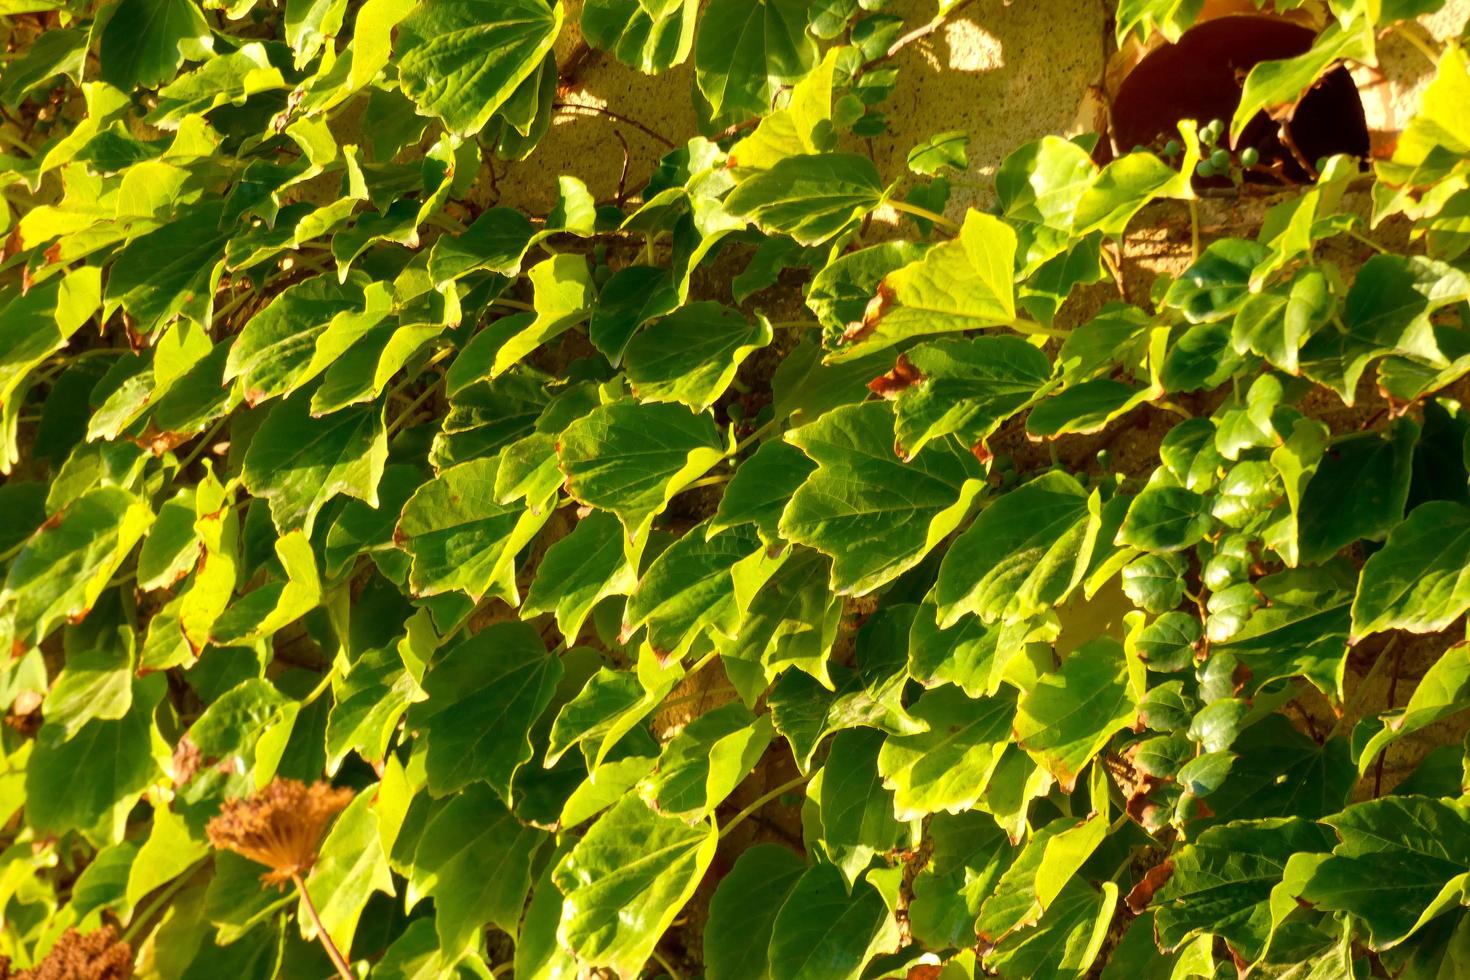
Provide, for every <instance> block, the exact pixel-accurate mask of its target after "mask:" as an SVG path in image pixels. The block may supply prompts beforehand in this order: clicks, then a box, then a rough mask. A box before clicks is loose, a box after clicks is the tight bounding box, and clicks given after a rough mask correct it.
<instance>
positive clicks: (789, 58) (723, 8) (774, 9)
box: [694, 0, 817, 118]
mask: <svg viewBox="0 0 1470 980" xmlns="http://www.w3.org/2000/svg"><path fill="white" fill-rule="evenodd" d="M806 7H807V5H806V4H805V3H803V2H801V0H769V2H767V3H759V4H752V3H746V2H744V0H713V2H712V3H711V4H710V5H709V7H708V8H707V9H706V10H705V11H704V13H703V15H702V16H701V17H700V18H699V35H698V37H697V38H696V40H695V48H694V66H695V78H696V80H697V82H698V85H699V91H700V93H701V94H702V95H703V96H704V98H705V99H706V100H708V102H709V106H710V109H711V114H712V115H713V116H715V117H724V116H733V117H736V118H743V117H745V116H763V115H765V114H766V113H767V112H769V111H770V109H771V99H772V98H773V97H774V96H775V95H776V93H777V91H779V90H780V89H781V88H783V87H785V86H788V85H791V84H792V83H793V82H796V81H797V80H798V79H800V78H801V77H802V76H803V75H805V74H806V73H807V72H809V71H811V69H812V67H813V66H815V65H816V63H817V46H816V42H814V41H813V40H812V39H811V38H810V37H808V36H807V35H806Z"/></svg>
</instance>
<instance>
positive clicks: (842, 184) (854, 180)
mask: <svg viewBox="0 0 1470 980" xmlns="http://www.w3.org/2000/svg"><path fill="white" fill-rule="evenodd" d="M776 5H777V4H776V3H768V4H761V5H760V6H759V7H757V8H755V9H771V8H773V7H775V6H776ZM708 26H709V15H708V14H706V15H705V27H706V29H708ZM882 200H883V182H882V179H881V178H880V177H879V175H878V169H877V168H876V167H875V166H873V161H871V160H869V159H868V158H867V157H865V156H859V155H857V154H856V153H806V154H802V155H800V156H794V157H786V158H785V159H783V160H778V161H777V162H776V163H774V164H773V165H772V166H771V167H770V168H769V169H767V170H762V171H760V172H758V173H755V174H752V175H751V176H749V177H747V178H746V179H745V180H743V181H741V182H740V183H739V184H738V185H737V186H736V188H735V189H734V190H733V191H731V192H730V194H729V195H728V196H727V197H726V198H725V210H726V211H728V212H729V213H730V214H732V215H735V216H736V217H741V218H746V219H748V220H749V221H751V222H752V223H754V224H755V225H756V226H757V227H758V228H760V229H761V231H764V232H766V233H767V234H776V235H790V236H791V237H792V238H794V239H796V241H797V242H799V243H800V244H802V245H820V244H821V243H823V242H825V241H827V240H828V239H830V238H832V237H833V236H835V235H837V234H839V233H841V232H843V231H845V230H846V229H847V228H848V227H849V226H851V225H853V224H854V223H855V222H856V221H857V220H858V219H859V218H861V217H862V216H863V215H865V214H867V213H868V212H869V211H871V210H873V209H874V208H876V207H877V206H878V205H879V204H880V203H882Z"/></svg>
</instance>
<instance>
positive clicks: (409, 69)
mask: <svg viewBox="0 0 1470 980" xmlns="http://www.w3.org/2000/svg"><path fill="white" fill-rule="evenodd" d="M561 24H562V5H561V3H560V2H556V3H554V4H551V5H548V4H546V3H545V2H543V0H425V2H424V3H422V4H421V5H419V6H418V7H417V9H415V10H414V12H413V13H411V14H409V15H408V17H407V18H405V19H404V20H403V21H402V22H401V23H400V24H399V25H398V39H397V44H396V45H395V46H396V48H397V50H398V55H399V57H398V82H399V85H401V86H402V88H403V94H404V95H407V96H408V97H409V98H410V99H412V100H413V101H414V104H415V105H417V106H418V109H419V112H420V113H422V114H423V115H426V116H427V115H434V116H438V117H439V118H441V119H443V120H444V123H445V125H446V126H448V127H449V128H450V129H451V130H453V131H454V132H456V133H460V134H462V135H467V136H469V135H473V134H475V133H478V132H479V131H480V130H481V129H483V128H484V127H485V124H486V123H487V122H489V121H490V117H491V116H493V115H494V114H495V112H496V110H498V109H499V108H500V107H501V106H502V105H503V104H504V103H505V102H506V100H508V99H509V98H510V97H511V95H512V94H513V93H514V92H515V90H516V87H517V86H518V85H520V83H521V82H522V81H523V80H524V79H526V78H527V77H529V76H530V75H531V74H532V73H533V72H534V71H535V70H536V69H537V67H538V66H539V65H540V64H541V59H542V58H544V57H545V56H546V53H547V52H548V51H550V50H551V45H552V43H553V42H554V41H555V40H556V36H557V34H559V33H560V32H561Z"/></svg>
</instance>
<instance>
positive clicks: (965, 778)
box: [878, 685, 1016, 820]
mask: <svg viewBox="0 0 1470 980" xmlns="http://www.w3.org/2000/svg"><path fill="white" fill-rule="evenodd" d="M910 713H911V714H912V715H913V716H914V717H915V718H917V719H918V720H919V721H920V722H922V723H924V724H926V725H928V727H929V730H928V731H927V732H923V733H921V734H918V735H906V736H902V737H900V736H893V735H891V736H889V737H888V740H887V741H885V742H884V743H883V749H882V751H881V752H880V753H879V755H878V770H879V772H881V773H882V775H883V782H884V785H886V786H888V787H889V788H891V789H892V790H893V791H894V801H893V802H894V813H895V814H896V815H897V816H898V818H899V819H900V820H915V819H918V818H920V817H922V816H925V815H926V814H930V813H935V812H937V811H940V810H943V811H946V812H949V813H959V812H961V811H963V810H968V809H970V808H972V807H973V806H974V805H975V803H976V801H977V800H978V799H979V798H980V795H981V794H982V793H983V792H984V791H985V785H986V783H987V782H988V781H989V779H990V776H991V773H993V772H995V767H996V764H997V763H999V762H1000V756H1001V753H1002V752H1003V751H1004V750H1005V747H1006V745H1007V744H1008V743H1009V741H1010V735H1011V722H1012V720H1013V719H1015V717H1016V702H1015V699H1014V697H1013V696H1011V695H1009V694H1007V695H997V696H994V697H988V698H983V699H981V700H980V701H978V702H977V701H972V700H971V699H970V698H969V697H967V696H966V695H965V693H964V692H963V691H961V690H960V689H959V688H957V687H953V686H948V685H946V686H943V687H938V688H935V689H933V690H931V691H927V692H925V693H924V694H923V695H922V696H921V697H920V698H919V700H918V701H917V702H915V703H914V705H913V707H912V708H911V709H910Z"/></svg>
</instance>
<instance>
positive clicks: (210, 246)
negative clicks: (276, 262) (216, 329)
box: [103, 205, 231, 333]
mask: <svg viewBox="0 0 1470 980" xmlns="http://www.w3.org/2000/svg"><path fill="white" fill-rule="evenodd" d="M222 221H223V218H222V215H221V212H220V209H219V208H218V207H215V206H209V205H205V206H202V207H197V208H192V209H190V210H189V211H188V212H187V213H185V214H184V215H183V217H180V218H178V219H176V220H174V221H170V222H169V223H167V224H165V225H164V226H163V227H161V228H158V229H157V230H155V231H150V232H148V233H146V234H143V235H140V236H138V237H137V238H134V239H133V240H132V241H130V242H128V244H127V245H125V246H124V247H123V249H122V251H121V252H120V253H119V254H118V257H117V259H116V260H115V261H114V262H113V264H112V267H111V269H110V270H109V272H108V276H107V288H106V290H105V291H104V293H103V296H104V298H105V299H106V300H107V302H108V304H109V305H110V304H112V303H121V304H122V308H123V309H124V310H127V312H128V313H129V314H130V315H131V316H132V317H133V319H135V320H137V321H138V327H139V329H140V330H141V331H142V332H143V333H152V332H154V331H157V330H158V329H160V328H161V327H163V326H164V325H165V324H167V323H168V322H169V321H170V320H172V319H173V318H174V317H176V316H178V315H180V314H183V315H185V316H188V317H190V318H192V319H194V320H197V321H199V322H200V323H207V322H208V320H209V317H208V311H209V309H210V306H211V303H212V302H213V296H214V291H215V287H216V286H217V285H218V283H219V276H220V260H222V259H223V258H224V254H225V242H226V241H227V240H228V239H229V234H230V231H231V229H230V228H229V227H228V225H226V227H225V228H223V229H221V228H220V225H221V222H222Z"/></svg>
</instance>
